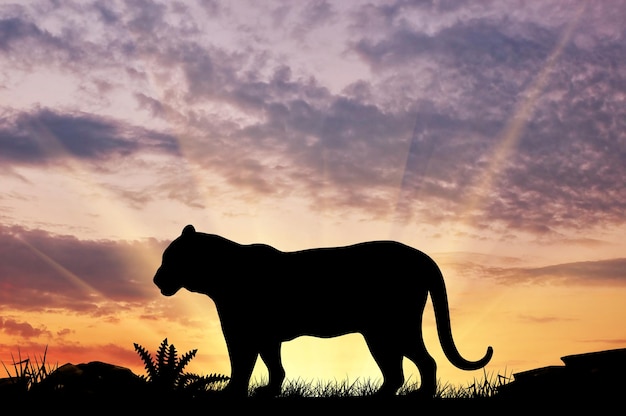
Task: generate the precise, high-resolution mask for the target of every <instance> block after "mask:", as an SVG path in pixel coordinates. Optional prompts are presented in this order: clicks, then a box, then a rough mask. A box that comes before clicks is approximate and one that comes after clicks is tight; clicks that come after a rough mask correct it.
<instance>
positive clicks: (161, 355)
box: [157, 338, 168, 372]
mask: <svg viewBox="0 0 626 416" xmlns="http://www.w3.org/2000/svg"><path fill="white" fill-rule="evenodd" d="M167 350H168V347H167V338H165V339H164V340H163V341H162V342H161V345H159V348H158V349H157V368H158V370H159V372H161V371H162V370H163V369H164V368H165V366H166V361H167Z"/></svg>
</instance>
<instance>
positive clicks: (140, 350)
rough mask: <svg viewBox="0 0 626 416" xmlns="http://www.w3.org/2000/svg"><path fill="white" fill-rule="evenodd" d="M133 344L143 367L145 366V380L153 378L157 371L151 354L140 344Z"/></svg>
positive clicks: (155, 376)
mask: <svg viewBox="0 0 626 416" xmlns="http://www.w3.org/2000/svg"><path fill="white" fill-rule="evenodd" d="M133 345H134V346H135V351H137V354H139V357H141V360H142V361H143V363H144V367H145V368H146V372H147V373H148V376H147V377H146V381H152V380H155V379H156V378H157V377H158V376H159V372H158V371H157V369H156V367H155V364H154V360H153V359H152V355H150V353H149V352H148V350H146V349H145V348H144V347H142V346H141V345H139V344H137V343H134V344H133Z"/></svg>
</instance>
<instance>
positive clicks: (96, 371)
mask: <svg viewBox="0 0 626 416" xmlns="http://www.w3.org/2000/svg"><path fill="white" fill-rule="evenodd" d="M144 387H145V382H144V381H143V380H142V379H141V377H139V376H137V375H135V374H134V373H133V372H132V371H131V370H130V369H128V368H125V367H120V366H117V365H113V364H107V363H103V362H100V361H92V362H90V363H87V364H77V365H74V364H71V363H67V364H64V365H62V366H61V367H59V368H58V369H56V370H55V371H53V372H52V373H51V374H50V375H48V377H46V378H45V379H44V380H43V381H41V382H40V383H38V384H37V385H35V386H33V388H32V389H31V391H32V393H33V394H38V395H50V394H55V395H68V396H74V397H84V396H94V395H99V396H109V395H115V396H118V397H119V396H120V395H129V394H135V393H137V392H141V391H142V389H143V388H144Z"/></svg>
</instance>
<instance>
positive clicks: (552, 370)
mask: <svg viewBox="0 0 626 416" xmlns="http://www.w3.org/2000/svg"><path fill="white" fill-rule="evenodd" d="M561 360H562V361H563V363H565V365H564V366H549V367H542V368H537V369H534V370H528V371H523V372H520V373H515V374H513V376H514V381H513V382H511V383H509V384H506V385H504V386H501V387H500V389H499V391H498V396H499V397H501V398H507V399H508V398H513V399H524V398H533V399H546V400H553V401H564V400H578V401H582V400H585V401H588V400H614V399H616V398H619V397H621V395H622V394H623V392H624V390H625V389H626V379H625V378H624V371H625V370H626V348H624V349H616V350H608V351H598V352H592V353H585V354H576V355H568V356H565V357H562V358H561Z"/></svg>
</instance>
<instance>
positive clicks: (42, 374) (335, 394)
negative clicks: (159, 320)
mask: <svg viewBox="0 0 626 416" xmlns="http://www.w3.org/2000/svg"><path fill="white" fill-rule="evenodd" d="M134 346H135V351H136V352H137V353H138V354H139V357H140V358H141V359H142V360H143V362H144V364H145V367H146V372H147V375H144V376H140V379H141V380H143V381H144V382H145V384H146V385H147V386H148V387H152V388H155V387H158V388H156V390H155V391H158V392H160V393H159V394H163V393H167V392H168V391H170V390H171V391H186V392H187V393H194V394H193V396H194V397H200V396H205V394H204V393H208V394H209V396H207V397H217V396H215V393H216V392H219V391H220V390H221V389H223V388H224V387H225V386H226V385H227V380H228V377H227V376H223V375H218V374H211V375H209V376H198V375H195V374H189V373H185V372H184V368H185V367H186V365H187V364H188V363H189V361H190V360H191V359H192V358H193V357H194V356H195V355H196V351H197V350H192V351H189V352H187V353H185V354H183V355H182V356H178V353H177V351H176V348H175V347H174V345H173V344H171V345H170V344H168V342H167V338H166V339H165V340H163V342H162V343H161V345H160V346H159V348H158V350H157V353H156V356H155V358H153V357H152V355H151V354H150V353H149V352H148V351H147V350H146V349H145V348H143V347H142V346H140V345H138V344H134ZM47 351H48V347H47V346H46V349H45V351H44V353H43V355H42V356H40V357H35V358H34V359H31V358H30V357H28V356H27V357H26V358H22V355H21V352H20V351H19V349H18V354H17V359H15V357H14V356H13V355H11V358H12V360H13V363H12V365H9V366H8V367H7V365H5V363H4V362H3V363H2V365H3V366H4V369H5V371H6V373H7V374H8V376H9V378H8V381H9V384H10V386H11V387H12V391H14V392H16V393H18V394H24V393H28V392H29V391H31V390H32V389H33V387H35V386H37V385H38V384H40V383H41V382H42V381H43V380H44V379H45V378H47V377H48V376H49V375H50V374H51V373H53V372H54V371H55V370H56V368H57V367H58V365H57V366H54V367H53V366H50V365H49V364H47V363H46V356H47ZM512 379H513V377H512V375H508V376H507V375H506V373H505V375H501V374H493V373H487V372H483V377H482V378H480V379H476V378H475V379H474V380H473V382H471V383H468V384H466V385H452V384H449V383H444V384H442V383H441V381H440V382H439V383H438V385H437V389H436V393H435V397H434V398H435V399H484V398H490V397H494V396H496V394H497V392H498V389H499V388H500V387H501V386H503V385H505V384H507V383H509V382H511V381H512ZM266 382H267V381H266V380H263V379H261V380H252V383H251V385H250V388H249V396H250V397H251V398H254V390H255V389H256V388H258V387H260V386H263V385H265V384H266ZM381 383H382V381H381V380H379V379H356V380H353V381H351V380H348V379H346V380H331V381H321V380H318V381H307V380H304V379H300V378H297V379H293V380H290V379H287V380H286V381H285V383H284V384H283V387H282V391H281V394H280V396H279V397H278V398H279V399H281V398H286V399H308V398H322V399H344V398H365V397H373V396H374V395H375V393H376V392H377V391H378V389H379V387H380V385H381ZM418 388H419V382H418V381H410V380H409V381H408V382H406V383H405V384H404V385H403V386H402V387H401V388H400V390H399V391H398V397H407V398H408V397H412V396H415V393H417V392H418ZM189 397H191V396H189ZM291 401H293V400H291Z"/></svg>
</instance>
